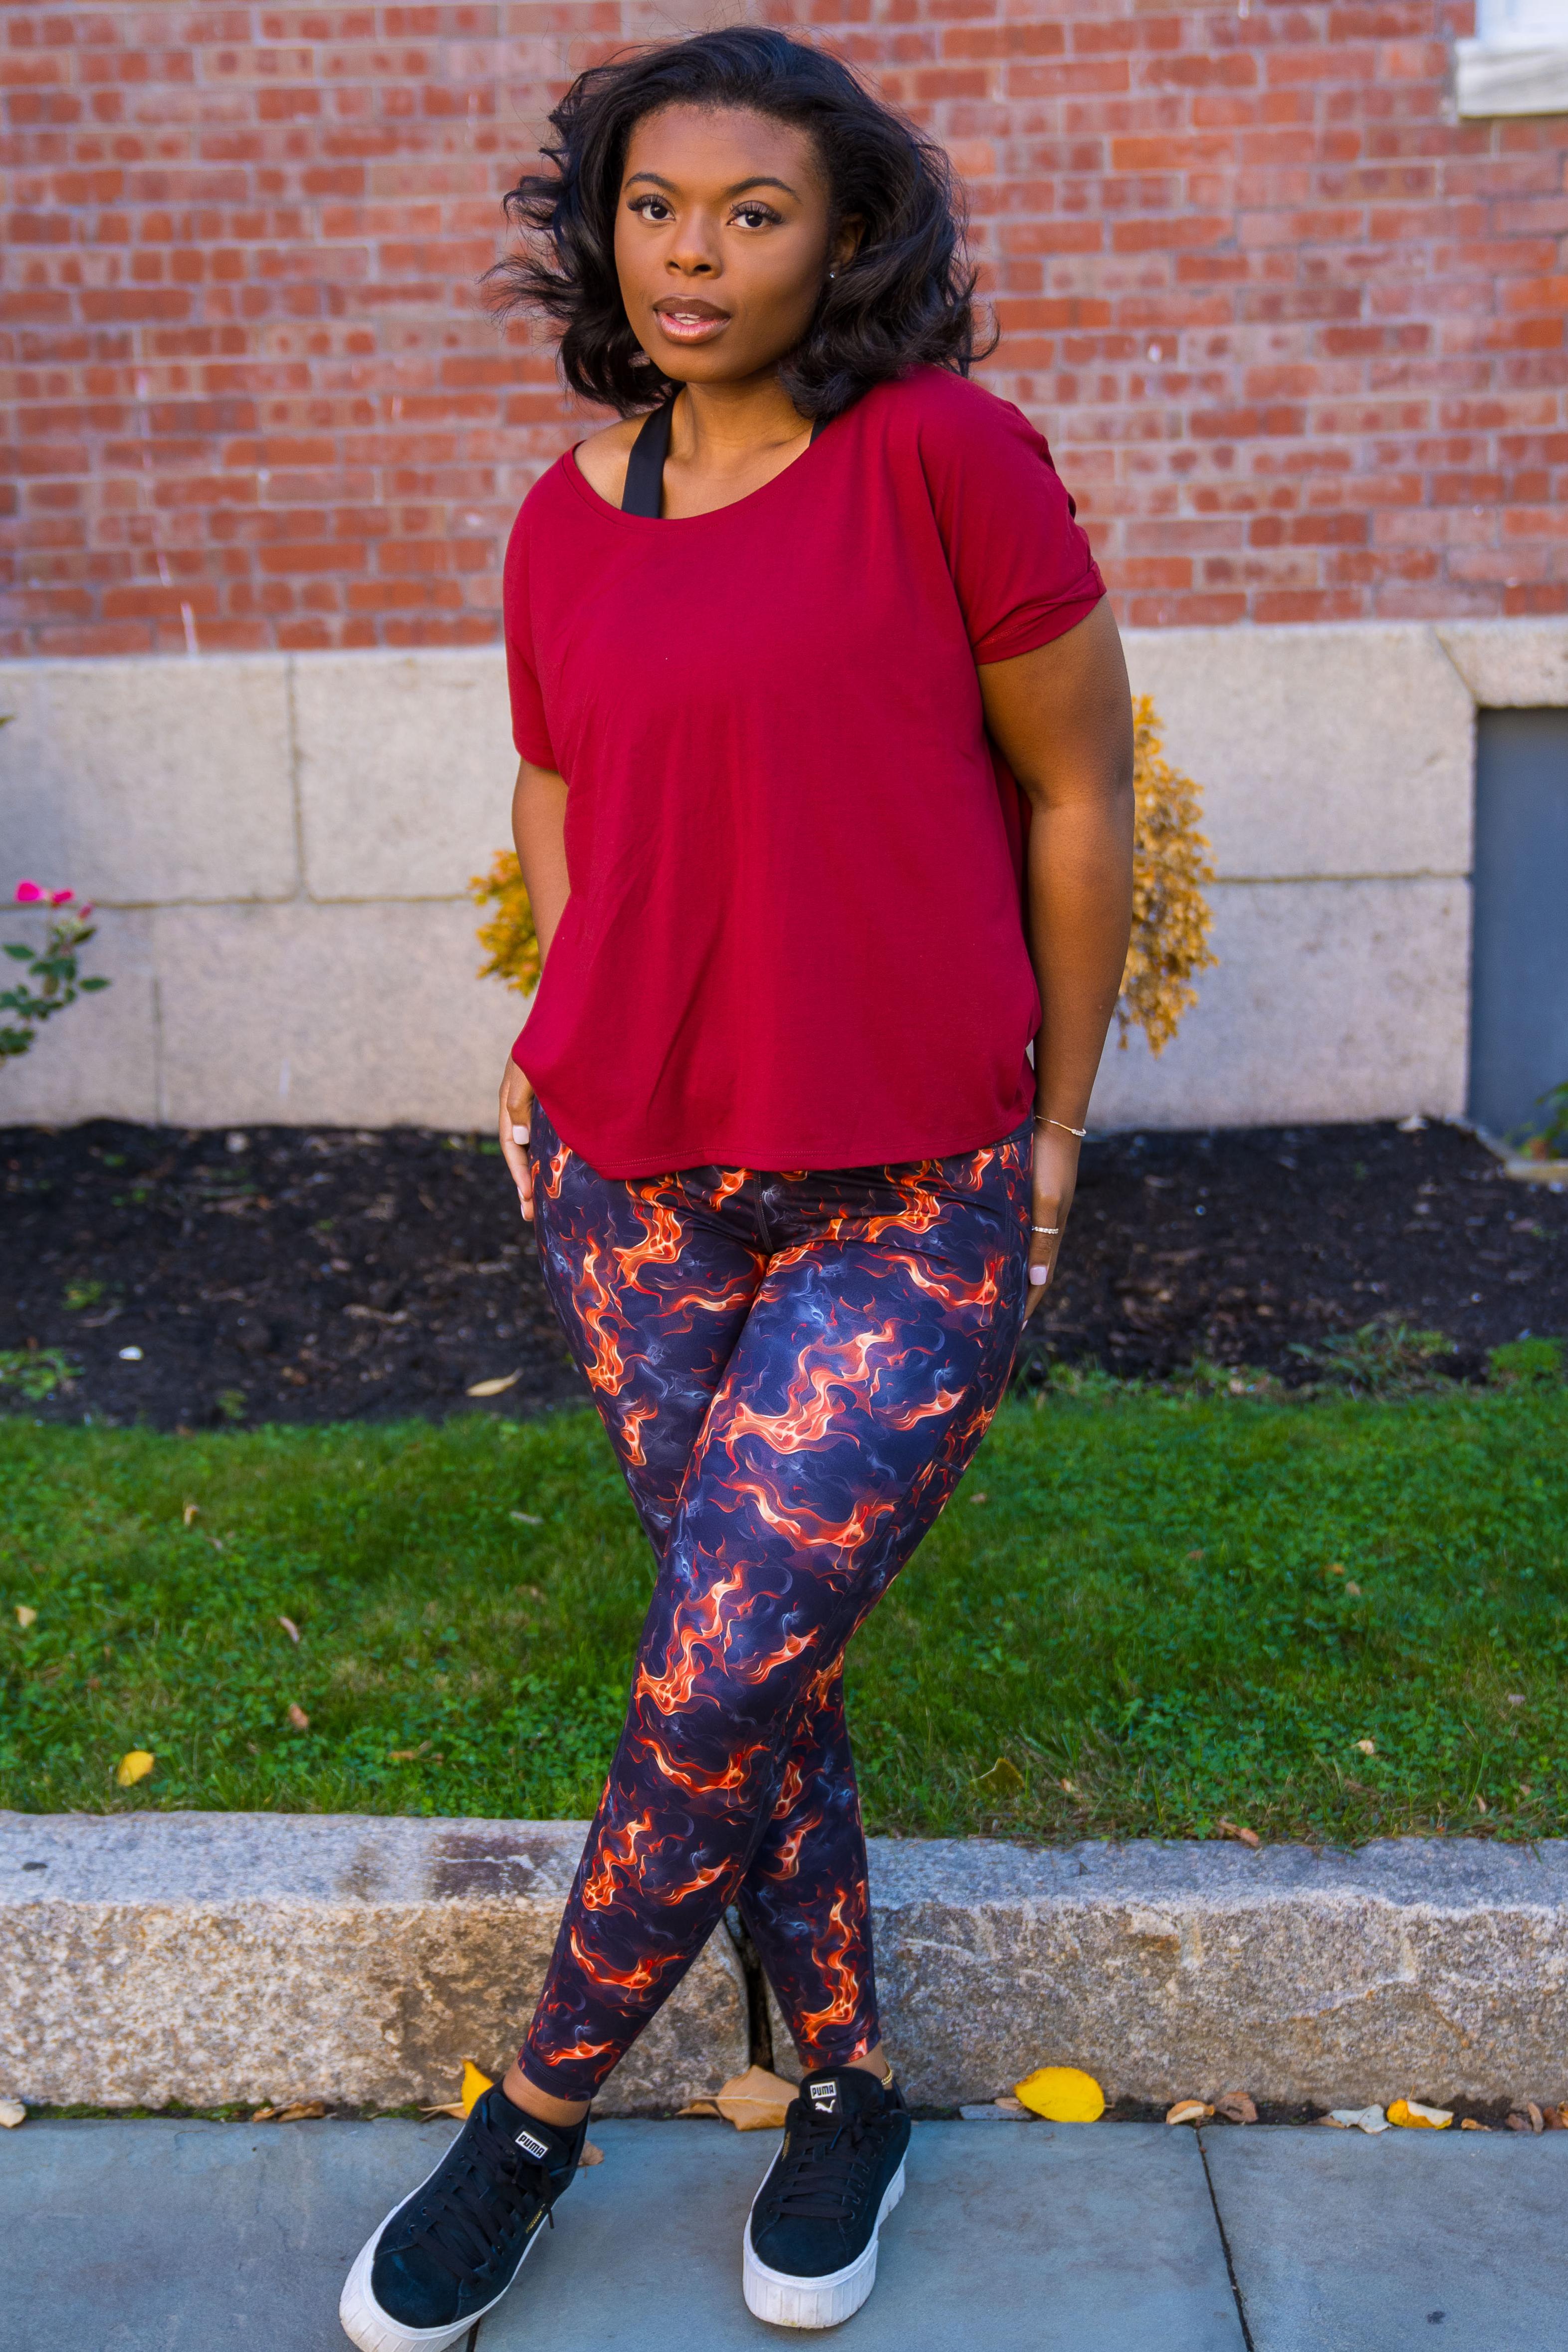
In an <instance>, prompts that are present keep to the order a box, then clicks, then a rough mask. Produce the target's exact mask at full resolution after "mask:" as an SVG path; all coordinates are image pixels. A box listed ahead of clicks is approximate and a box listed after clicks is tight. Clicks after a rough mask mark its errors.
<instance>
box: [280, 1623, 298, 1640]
mask: <svg viewBox="0 0 1568 2352" xmlns="http://www.w3.org/2000/svg"><path fill="white" fill-rule="evenodd" d="M277 1622H278V1623H279V1624H280V1625H281V1626H282V1628H283V1630H284V1632H285V1633H287V1636H288V1638H289V1640H290V1641H291V1642H298V1639H299V1628H298V1625H297V1624H296V1623H295V1622H294V1620H293V1618H292V1617H280V1618H279V1619H278V1621H277Z"/></svg>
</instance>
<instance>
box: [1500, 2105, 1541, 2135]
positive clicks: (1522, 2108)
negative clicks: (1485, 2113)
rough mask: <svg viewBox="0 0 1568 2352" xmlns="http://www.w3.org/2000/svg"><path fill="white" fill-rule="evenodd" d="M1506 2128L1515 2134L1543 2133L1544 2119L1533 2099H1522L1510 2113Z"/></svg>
mask: <svg viewBox="0 0 1568 2352" xmlns="http://www.w3.org/2000/svg"><path fill="white" fill-rule="evenodd" d="M1508 2127H1509V2129H1510V2131H1516V2132H1543V2131H1544V2130H1545V2129H1546V2118H1545V2116H1543V2115H1542V2112H1541V2109H1540V2108H1539V2107H1538V2106H1537V2105H1536V2104H1535V2101H1534V2100H1533V2099H1522V2100H1521V2102H1520V2104H1519V2105H1518V2106H1517V2107H1514V2108H1513V2109H1512V2110H1511V2113H1510V2115H1509V2118H1508Z"/></svg>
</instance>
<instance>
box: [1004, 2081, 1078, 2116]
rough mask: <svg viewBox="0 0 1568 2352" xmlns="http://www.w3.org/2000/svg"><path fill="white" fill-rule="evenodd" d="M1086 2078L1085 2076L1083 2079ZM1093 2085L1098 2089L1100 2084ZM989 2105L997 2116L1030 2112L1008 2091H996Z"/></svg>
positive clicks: (1022, 2114)
mask: <svg viewBox="0 0 1568 2352" xmlns="http://www.w3.org/2000/svg"><path fill="white" fill-rule="evenodd" d="M1088 2079H1089V2078H1088V2077H1087V2076H1086V2077H1085V2080H1088ZM1094 2087H1095V2089H1096V2090H1098V2089H1099V2087H1100V2086H1099V2084H1095V2086H1094ZM991 2105H993V2106H994V2107H995V2108H996V2111H997V2113H998V2116H1027V2115H1028V2114H1029V2112H1030V2111H1029V2109H1028V2108H1027V2107H1026V2106H1025V2105H1024V2103H1023V2101H1022V2100H1021V2099H1019V2098H1015V2097H1014V2095H1013V2094H1012V2092H1010V2091H998V2093H997V2095H996V2097H995V2098H994V2099H993V2100H992V2102H991Z"/></svg>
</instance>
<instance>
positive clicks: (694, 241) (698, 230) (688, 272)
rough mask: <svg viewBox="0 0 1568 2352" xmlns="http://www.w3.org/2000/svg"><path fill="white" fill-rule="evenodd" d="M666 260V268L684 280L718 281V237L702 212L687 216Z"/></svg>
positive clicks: (677, 230)
mask: <svg viewBox="0 0 1568 2352" xmlns="http://www.w3.org/2000/svg"><path fill="white" fill-rule="evenodd" d="M664 261H665V267H666V268H669V269H673V270H674V271H675V272H677V274H678V275H679V276H681V277H682V278H716V277H717V275H718V269H719V256H718V237H717V235H716V230H715V227H714V224H713V223H712V222H711V221H709V220H707V219H706V218H705V216H704V215H702V214H701V213H700V212H695V211H694V212H690V213H688V214H686V215H685V218H684V219H683V220H682V221H681V222H680V223H679V225H678V226H677V227H676V230H675V234H674V239H673V240H672V242H671V246H670V249H669V251H668V253H667V254H666V255H665V257H664Z"/></svg>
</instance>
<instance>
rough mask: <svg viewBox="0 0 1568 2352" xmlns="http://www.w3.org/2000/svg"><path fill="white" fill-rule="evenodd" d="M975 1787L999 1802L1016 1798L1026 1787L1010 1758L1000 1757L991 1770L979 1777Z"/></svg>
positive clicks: (1021, 1775)
mask: <svg viewBox="0 0 1568 2352" xmlns="http://www.w3.org/2000/svg"><path fill="white" fill-rule="evenodd" d="M975 1786H976V1788H977V1789H984V1790H985V1792H986V1794H987V1796H988V1797H994V1798H996V1799H998V1801H999V1800H1001V1799H1004V1798H1008V1797H1016V1796H1017V1795H1018V1793H1019V1790H1020V1789H1021V1788H1022V1787H1023V1786H1024V1777H1023V1774H1022V1773H1021V1772H1020V1771H1019V1768H1018V1766H1017V1765H1016V1764H1015V1763H1014V1762H1013V1760H1012V1759H1011V1757H1010V1756H998V1759H997V1760H996V1762H995V1763H994V1764H993V1765H992V1767H991V1769H990V1770H989V1771H988V1772H982V1773H981V1774H980V1775H979V1776H978V1778H977V1780H976V1782H975Z"/></svg>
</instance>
